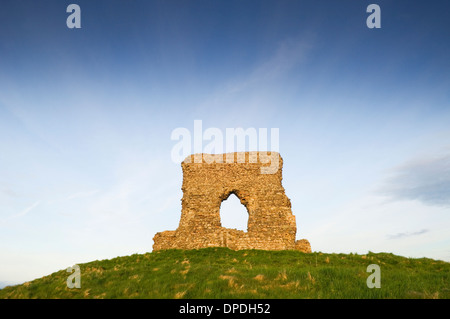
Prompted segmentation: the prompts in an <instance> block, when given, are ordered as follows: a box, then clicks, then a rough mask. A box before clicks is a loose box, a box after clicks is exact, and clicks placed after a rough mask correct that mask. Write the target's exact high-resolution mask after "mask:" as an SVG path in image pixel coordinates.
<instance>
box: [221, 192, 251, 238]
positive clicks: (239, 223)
mask: <svg viewBox="0 0 450 319" xmlns="http://www.w3.org/2000/svg"><path fill="white" fill-rule="evenodd" d="M220 222H221V224H222V227H225V228H232V229H237V230H243V231H245V232H246V231H247V225H248V212H247V208H246V207H245V206H244V205H242V204H241V201H240V200H239V198H238V197H237V196H236V195H235V194H231V195H230V196H229V197H228V198H227V199H226V200H224V201H222V203H221V205H220Z"/></svg>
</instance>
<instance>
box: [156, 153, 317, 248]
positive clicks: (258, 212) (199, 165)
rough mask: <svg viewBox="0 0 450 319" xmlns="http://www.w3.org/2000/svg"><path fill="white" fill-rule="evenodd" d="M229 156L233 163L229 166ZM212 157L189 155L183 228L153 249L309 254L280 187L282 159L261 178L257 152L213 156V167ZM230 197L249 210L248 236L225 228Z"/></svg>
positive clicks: (158, 241) (163, 235) (162, 235)
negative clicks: (224, 204)
mask: <svg viewBox="0 0 450 319" xmlns="http://www.w3.org/2000/svg"><path fill="white" fill-rule="evenodd" d="M230 154H231V156H234V157H233V158H234V159H235V161H232V162H230V161H228V159H229V157H228V156H230ZM269 154H270V152H269ZM208 156H210V155H209V154H195V155H191V156H188V157H187V158H186V159H185V161H183V163H182V164H181V166H182V169H183V186H182V191H183V198H182V200H181V203H182V210H181V219H180V223H179V226H178V228H177V230H175V231H164V232H161V233H157V234H156V235H155V237H154V238H153V241H154V245H153V250H159V249H170V248H180V249H197V248H204V247H228V248H230V249H235V250H238V249H265V250H284V249H298V250H302V251H305V252H310V251H311V248H310V246H309V243H308V242H307V241H306V240H302V241H297V242H296V241H295V236H296V231H297V228H296V222H295V216H294V215H293V214H292V211H291V202H290V200H289V198H288V197H287V196H286V195H285V192H284V188H283V186H282V185H281V180H282V165H283V160H282V158H281V156H280V155H279V154H278V153H274V152H273V153H272V154H271V158H272V161H273V160H274V159H275V160H277V161H278V162H277V166H276V167H277V169H276V171H274V172H273V173H270V174H268V173H262V172H263V169H264V168H265V167H267V166H268V165H267V164H265V163H267V161H262V160H261V159H262V158H261V156H262V155H261V154H260V153H259V152H245V153H234V154H233V153H228V154H222V155H215V156H216V159H217V158H218V156H219V158H221V160H220V162H218V161H214V162H211V161H210V160H209V158H208ZM240 156H242V157H240ZM239 158H240V159H241V160H239ZM199 159H200V160H199ZM236 159H237V160H236ZM242 159H245V160H242ZM269 164H270V165H271V164H273V163H269ZM231 193H234V194H236V196H237V197H238V198H239V199H240V201H241V203H242V204H243V205H244V206H245V207H246V208H247V210H248V214H249V216H248V228H247V232H244V231H241V230H236V229H229V228H225V227H222V226H221V223H220V204H221V202H222V201H223V200H224V199H226V198H228V196H229V195H230V194H231Z"/></svg>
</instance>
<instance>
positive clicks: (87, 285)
mask: <svg viewBox="0 0 450 319" xmlns="http://www.w3.org/2000/svg"><path fill="white" fill-rule="evenodd" d="M370 264H378V265H379V266H380V269H381V288H379V289H378V288H372V289H369V288H368V287H367V284H366V280H367V277H368V276H369V275H370V273H368V272H366V269H367V266H368V265H370ZM79 266H80V268H81V288H80V289H76V288H72V289H69V288H68V287H67V285H66V280H67V277H68V276H69V275H70V274H69V273H67V272H66V270H61V271H58V272H55V273H53V274H51V275H49V276H45V277H43V278H39V279H36V280H33V281H31V282H27V283H25V284H22V285H18V286H13V287H6V288H4V289H2V290H0V298H450V263H446V262H443V261H436V260H432V259H427V258H421V259H411V258H405V257H400V256H395V255H393V254H388V253H369V254H367V255H357V254H325V253H311V254H305V253H301V252H298V251H261V250H244V251H232V250H229V249H226V248H206V249H199V250H165V251H157V252H152V253H147V254H141V255H138V254H135V255H131V256H126V257H117V258H114V259H110V260H101V261H93V262H89V263H85V264H80V265H79Z"/></svg>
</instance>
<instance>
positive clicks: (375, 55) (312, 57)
mask: <svg viewBox="0 0 450 319" xmlns="http://www.w3.org/2000/svg"><path fill="white" fill-rule="evenodd" d="M70 3H72V2H70V1H12V0H7V1H3V2H2V5H1V10H0V150H1V152H0V281H9V282H24V281H27V280H31V279H34V278H36V277H40V276H43V275H46V274H49V273H51V272H53V271H56V270H59V269H64V268H67V267H68V266H72V265H73V264H75V263H82V262H87V261H91V260H95V259H104V258H113V257H116V256H119V255H130V254H133V253H143V252H147V251H151V246H152V244H153V242H152V238H153V236H154V234H155V233H156V232H158V231H163V230H169V229H175V228H176V227H177V226H178V222H179V217H180V214H181V204H180V199H181V197H182V193H181V181H182V172H181V167H180V164H179V163H173V162H172V161H171V150H172V148H173V146H174V144H175V142H174V141H172V140H171V139H170V136H171V132H172V131H173V130H174V129H175V128H178V127H185V128H187V129H189V130H193V124H194V120H202V122H203V127H204V128H208V127H216V128H219V129H221V130H223V131H225V129H226V128H237V127H243V128H250V127H254V128H268V129H270V128H279V132H280V153H281V155H282V157H283V159H284V170H283V185H284V187H285V189H286V194H287V195H288V197H289V198H290V199H291V202H292V210H293V213H294V214H295V215H296V219H297V225H298V231H297V237H298V238H299V239H300V238H307V239H308V240H310V242H311V245H312V248H313V250H315V251H323V252H358V253H366V252H367V251H375V252H378V251H387V252H393V253H395V254H399V255H403V256H408V257H423V256H426V257H430V258H436V259H442V260H447V261H450V236H449V230H450V191H449V189H450V125H449V124H450V59H449V58H448V57H449V56H450V41H449V40H448V39H450V21H449V19H448V12H449V9H450V4H448V2H447V1H433V2H432V3H427V2H425V1H420V2H419V1H413V2H412V1H406V0H404V1H356V0H355V1H350V0H344V1H132V2H131V1H125V0H120V1H95V2H94V1H74V3H77V4H78V5H79V6H80V7H81V25H82V28H81V29H68V28H67V26H66V19H67V16H68V15H69V14H68V13H66V8H67V6H68V5H69V4H70ZM370 3H377V4H378V5H379V6H380V8H381V26H382V27H381V29H369V28H367V26H366V18H367V16H368V15H369V14H368V13H366V8H367V6H368V5H369V4H370ZM229 202H230V203H229V205H231V207H232V208H231V209H234V210H239V209H241V208H242V207H238V206H239V205H237V204H236V201H235V202H234V203H233V199H231V198H230V199H229ZM224 205H225V206H226V205H228V202H224ZM222 213H223V212H222ZM243 216H244V218H243ZM226 217H230V218H226ZM226 217H224V218H223V219H224V220H225V219H227V220H229V222H230V223H231V227H232V223H233V221H236V223H237V224H236V227H240V226H239V225H238V223H239V222H240V223H242V222H244V223H245V220H246V217H245V212H242V211H241V210H240V211H239V212H238V213H237V214H233V213H232V212H228V211H227V212H226ZM227 223H228V221H227ZM241 226H242V224H241ZM244 227H245V226H244Z"/></svg>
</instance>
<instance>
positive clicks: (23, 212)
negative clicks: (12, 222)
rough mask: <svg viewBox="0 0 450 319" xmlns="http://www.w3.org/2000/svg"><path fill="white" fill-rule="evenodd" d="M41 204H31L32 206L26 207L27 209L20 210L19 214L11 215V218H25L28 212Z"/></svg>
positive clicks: (37, 202) (38, 202)
mask: <svg viewBox="0 0 450 319" xmlns="http://www.w3.org/2000/svg"><path fill="white" fill-rule="evenodd" d="M40 203H41V201H40V200H38V201H36V202H35V203H33V204H32V205H30V206H28V207H27V208H25V209H24V210H22V211H21V212H19V213H17V214H15V215H13V216H12V217H13V218H17V217H22V216H25V215H26V214H28V213H29V212H31V211H32V210H33V209H35V208H36V207H38V206H39V204H40Z"/></svg>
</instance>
